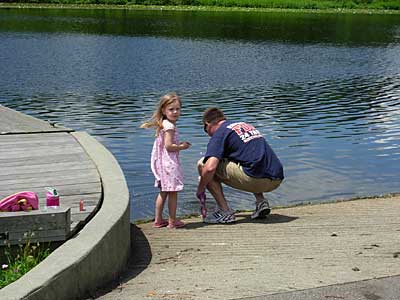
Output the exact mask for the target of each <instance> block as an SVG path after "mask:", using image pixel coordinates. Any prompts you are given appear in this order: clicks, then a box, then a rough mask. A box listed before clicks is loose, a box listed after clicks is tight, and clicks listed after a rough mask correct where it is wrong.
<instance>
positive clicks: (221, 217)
mask: <svg viewBox="0 0 400 300" xmlns="http://www.w3.org/2000/svg"><path fill="white" fill-rule="evenodd" d="M235 220H236V219H235V213H234V212H232V211H229V212H224V211H223V210H221V209H220V210H217V211H215V212H213V213H212V214H210V215H208V216H207V217H205V218H204V219H203V222H204V223H209V224H217V223H221V224H225V223H232V222H235Z"/></svg>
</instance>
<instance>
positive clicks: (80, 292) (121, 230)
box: [0, 132, 130, 300]
mask: <svg viewBox="0 0 400 300" xmlns="http://www.w3.org/2000/svg"><path fill="white" fill-rule="evenodd" d="M71 135H73V136H74V137H75V138H76V139H77V141H78V142H79V143H80V144H81V145H82V147H83V148H84V149H85V150H86V152H87V153H88V155H89V156H90V158H91V159H92V160H93V162H94V163H95V164H96V166H97V168H98V172H99V174H100V177H101V180H102V186H103V203H102V207H101V209H100V210H99V211H98V212H97V214H96V215H95V216H94V217H93V219H92V220H90V222H88V223H87V224H86V225H85V227H84V228H83V229H82V230H81V231H79V232H78V233H77V235H76V236H75V237H73V238H71V239H69V240H68V241H66V242H65V243H63V244H62V245H61V246H60V247H59V248H57V249H56V250H55V251H53V252H52V253H51V254H50V255H49V256H48V257H47V258H46V259H45V260H44V261H42V262H41V263H40V264H39V265H38V266H36V267H35V268H33V269H32V270H31V271H29V272H28V273H27V274H25V275H24V276H23V277H21V278H20V279H18V280H17V281H15V282H13V283H12V284H10V285H8V286H6V287H5V288H3V289H1V290H0V299H2V300H6V299H10V300H11V299H35V300H36V299H38V300H39V299H40V300H45V299H49V300H54V299H58V300H62V299H82V298H84V297H86V296H88V295H90V294H91V293H93V292H95V290H96V289H97V288H98V287H101V286H102V285H104V284H105V283H107V282H110V281H112V280H114V279H116V278H117V277H118V275H119V274H120V272H121V271H122V270H123V269H124V268H125V266H126V263H127V261H128V258H129V254H130V216H129V213H130V210H129V190H128V187H127V184H126V181H125V177H124V174H123V172H122V170H121V168H120V166H119V164H118V162H117V160H116V159H115V158H114V156H113V155H112V154H111V153H110V152H109V151H108V150H107V149H106V148H105V147H104V146H103V145H102V144H101V143H99V142H98V141H97V140H96V139H95V138H93V137H91V136H90V135H89V134H87V133H85V132H74V133H71Z"/></svg>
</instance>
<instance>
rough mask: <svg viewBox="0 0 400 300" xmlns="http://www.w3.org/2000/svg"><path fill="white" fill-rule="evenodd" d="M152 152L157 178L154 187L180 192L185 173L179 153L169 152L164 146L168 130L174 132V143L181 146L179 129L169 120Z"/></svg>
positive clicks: (153, 168) (152, 161)
mask: <svg viewBox="0 0 400 300" xmlns="http://www.w3.org/2000/svg"><path fill="white" fill-rule="evenodd" d="M163 127H164V128H163V129H161V130H160V132H159V134H158V136H157V137H156V140H155V141H154V144H153V150H152V151H151V170H152V171H153V174H154V176H155V177H156V180H155V183H154V186H155V187H159V188H161V191H162V192H178V191H181V190H182V189H183V173H182V169H181V166H180V164H179V151H176V152H169V151H167V149H165V146H164V136H165V132H166V131H167V130H173V131H174V136H173V140H172V142H173V143H174V144H177V145H179V135H178V128H176V126H175V125H174V124H173V123H171V122H170V121H168V120H164V121H163Z"/></svg>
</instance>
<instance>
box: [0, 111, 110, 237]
mask: <svg viewBox="0 0 400 300" xmlns="http://www.w3.org/2000/svg"><path fill="white" fill-rule="evenodd" d="M70 131H71V130H70V129H67V128H61V127H54V126H52V125H51V124H49V123H47V122H44V121H41V120H38V119H36V118H33V117H30V116H27V115H24V114H21V113H19V112H16V111H14V110H12V109H9V108H6V107H4V106H1V105H0V145H1V147H0V166H1V171H0V199H3V198H5V197H7V196H9V195H11V194H14V193H17V192H19V191H33V192H35V193H36V194H37V195H38V197H39V206H40V208H41V209H43V208H44V207H45V202H46V200H45V198H46V196H45V194H46V189H45V188H46V187H53V188H55V189H56V190H57V191H58V193H59V194H60V203H61V205H62V206H66V207H69V208H70V210H71V232H73V231H74V230H75V229H76V226H81V224H82V222H85V220H86V219H87V218H89V217H90V216H91V215H92V214H93V213H94V212H95V211H96V209H97V207H98V206H99V205H100V203H101V199H102V186H101V179H100V176H99V174H98V171H97V168H96V166H95V165H94V163H93V161H92V160H91V159H90V157H89V156H88V155H87V153H86V152H85V150H84V149H83V148H82V146H81V145H80V144H79V143H78V141H77V140H76V139H75V138H74V137H73V136H72V135H70V134H69V132H70ZM81 200H83V201H84V207H85V211H83V212H81V211H79V202H80V201H81ZM17 214H20V213H17ZM1 216H4V213H0V217H1Z"/></svg>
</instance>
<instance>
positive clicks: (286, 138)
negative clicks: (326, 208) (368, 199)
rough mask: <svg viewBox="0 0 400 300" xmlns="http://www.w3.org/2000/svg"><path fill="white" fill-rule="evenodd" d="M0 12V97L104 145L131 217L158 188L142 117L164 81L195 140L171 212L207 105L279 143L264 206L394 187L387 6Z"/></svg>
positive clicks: (248, 203)
mask: <svg viewBox="0 0 400 300" xmlns="http://www.w3.org/2000/svg"><path fill="white" fill-rule="evenodd" d="M0 16H1V18H0V65H1V66H2V67H1V68H0V103H1V104H3V105H6V106H9V107H11V108H14V109H17V110H19V111H22V112H25V113H28V114H30V115H33V116H36V117H39V118H41V119H44V120H50V121H52V122H59V123H61V124H63V125H64V126H66V127H70V128H73V129H76V130H86V131H88V132H89V133H90V134H92V135H94V136H95V137H96V138H97V139H98V140H100V141H101V142H102V143H104V145H105V146H107V147H108V148H109V149H110V150H111V151H112V152H113V154H114V155H115V156H116V157H117V159H118V161H119V162H120V164H121V167H122V168H123V170H124V173H125V175H126V178H127V182H128V185H129V188H130V191H131V198H132V218H133V219H138V218H144V217H148V216H151V215H153V207H154V197H155V195H156V193H157V191H156V190H155V189H154V188H153V175H152V173H151V171H150V167H149V160H150V151H151V146H152V144H153V132H152V131H151V130H143V129H140V128H139V125H140V123H141V122H142V121H143V120H144V119H146V118H147V117H149V116H150V115H151V113H152V111H153V108H154V106H155V104H156V102H157V101H158V98H159V97H160V96H161V95H162V94H164V93H165V92H167V91H171V90H175V91H177V92H178V93H179V94H181V95H182V99H183V104H184V107H183V115H182V117H181V119H180V120H179V128H180V136H181V139H182V140H189V141H190V142H192V144H193V146H192V148H190V149H189V150H187V151H184V152H182V155H181V161H182V164H183V165H184V171H185V182H186V186H185V191H184V192H182V193H181V194H180V200H179V201H180V207H179V209H180V211H179V212H180V213H181V214H183V213H192V212H196V211H197V210H198V204H197V200H196V199H195V196H194V193H195V189H196V184H197V174H196V170H195V164H196V161H197V160H198V159H199V158H200V157H201V156H202V154H203V152H204V151H205V147H206V144H207V140H208V138H207V137H206V136H205V134H204V133H203V130H202V126H201V113H202V111H203V110H204V109H206V108H207V107H209V106H219V107H221V108H222V109H223V110H224V111H225V112H226V114H227V116H228V118H230V119H240V120H246V121H248V122H250V123H252V124H254V125H255V126H257V127H258V129H259V130H260V131H261V132H262V133H263V134H264V135H265V137H266V138H267V140H268V141H269V143H270V144H271V145H272V147H273V148H274V149H275V150H276V152H277V154H278V156H279V157H280V158H281V160H282V162H283V163H284V166H285V175H286V179H285V182H284V184H283V185H282V186H281V187H280V188H279V189H278V190H276V191H274V192H273V193H271V195H270V199H271V202H272V204H273V205H293V204H298V203H303V202H322V201H328V200H333V199H338V198H339V199H342V198H350V197H355V196H366V195H377V194H381V193H389V192H399V187H398V180H397V176H398V174H399V171H400V163H399V159H400V150H399V149H400V147H399V140H400V102H399V100H398V99H399V96H400V60H399V59H398V53H400V52H399V50H400V46H399V43H398V35H397V36H396V34H395V33H396V32H397V31H398V28H399V25H400V24H399V23H400V21H399V20H398V19H394V18H392V16H380V17H381V18H380V17H378V16H363V15H360V16H350V15H323V16H322V15H307V14H304V15H303V14H293V15H292V14H289V15H279V14H267V15H265V14H258V13H254V14H245V13H239V14H234V13H208V14H207V13H188V12H186V13H185V12H179V13H173V12H169V13H166V14H164V13H161V12H140V14H139V13H137V12H131V11H104V10H99V11H97V10H95V11H92V10H88V11H69V10H65V11H58V10H50V11H46V10H45V12H43V11H39V10H26V11H25V10H24V11H22V13H21V11H17V10H10V11H4V10H0ZM372 21H373V22H375V27H373V26H372V24H373V22H372ZM204 24H206V25H207V24H208V25H207V26H206V27H205V29H203V30H200V28H202V27H201V26H203V25H204ZM327 24H329V26H328V25H327ZM220 25H221V26H220ZM333 25H335V26H333ZM361 25H362V26H361ZM332 26H333V27H334V28H335V30H334V29H333V27H332ZM361 27H362V30H361V31H360V28H361ZM256 28H257V29H258V30H255V29H256ZM374 28H375V29H374ZM269 29H274V30H269ZM289 29H290V30H289ZM373 30H375V31H373ZM372 31H373V32H372ZM226 195H227V197H228V199H229V200H230V201H231V202H232V203H233V206H234V208H235V209H251V208H253V201H254V200H253V198H252V197H251V196H250V195H248V194H244V193H240V192H237V191H234V190H232V189H228V190H227V193H226Z"/></svg>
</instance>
